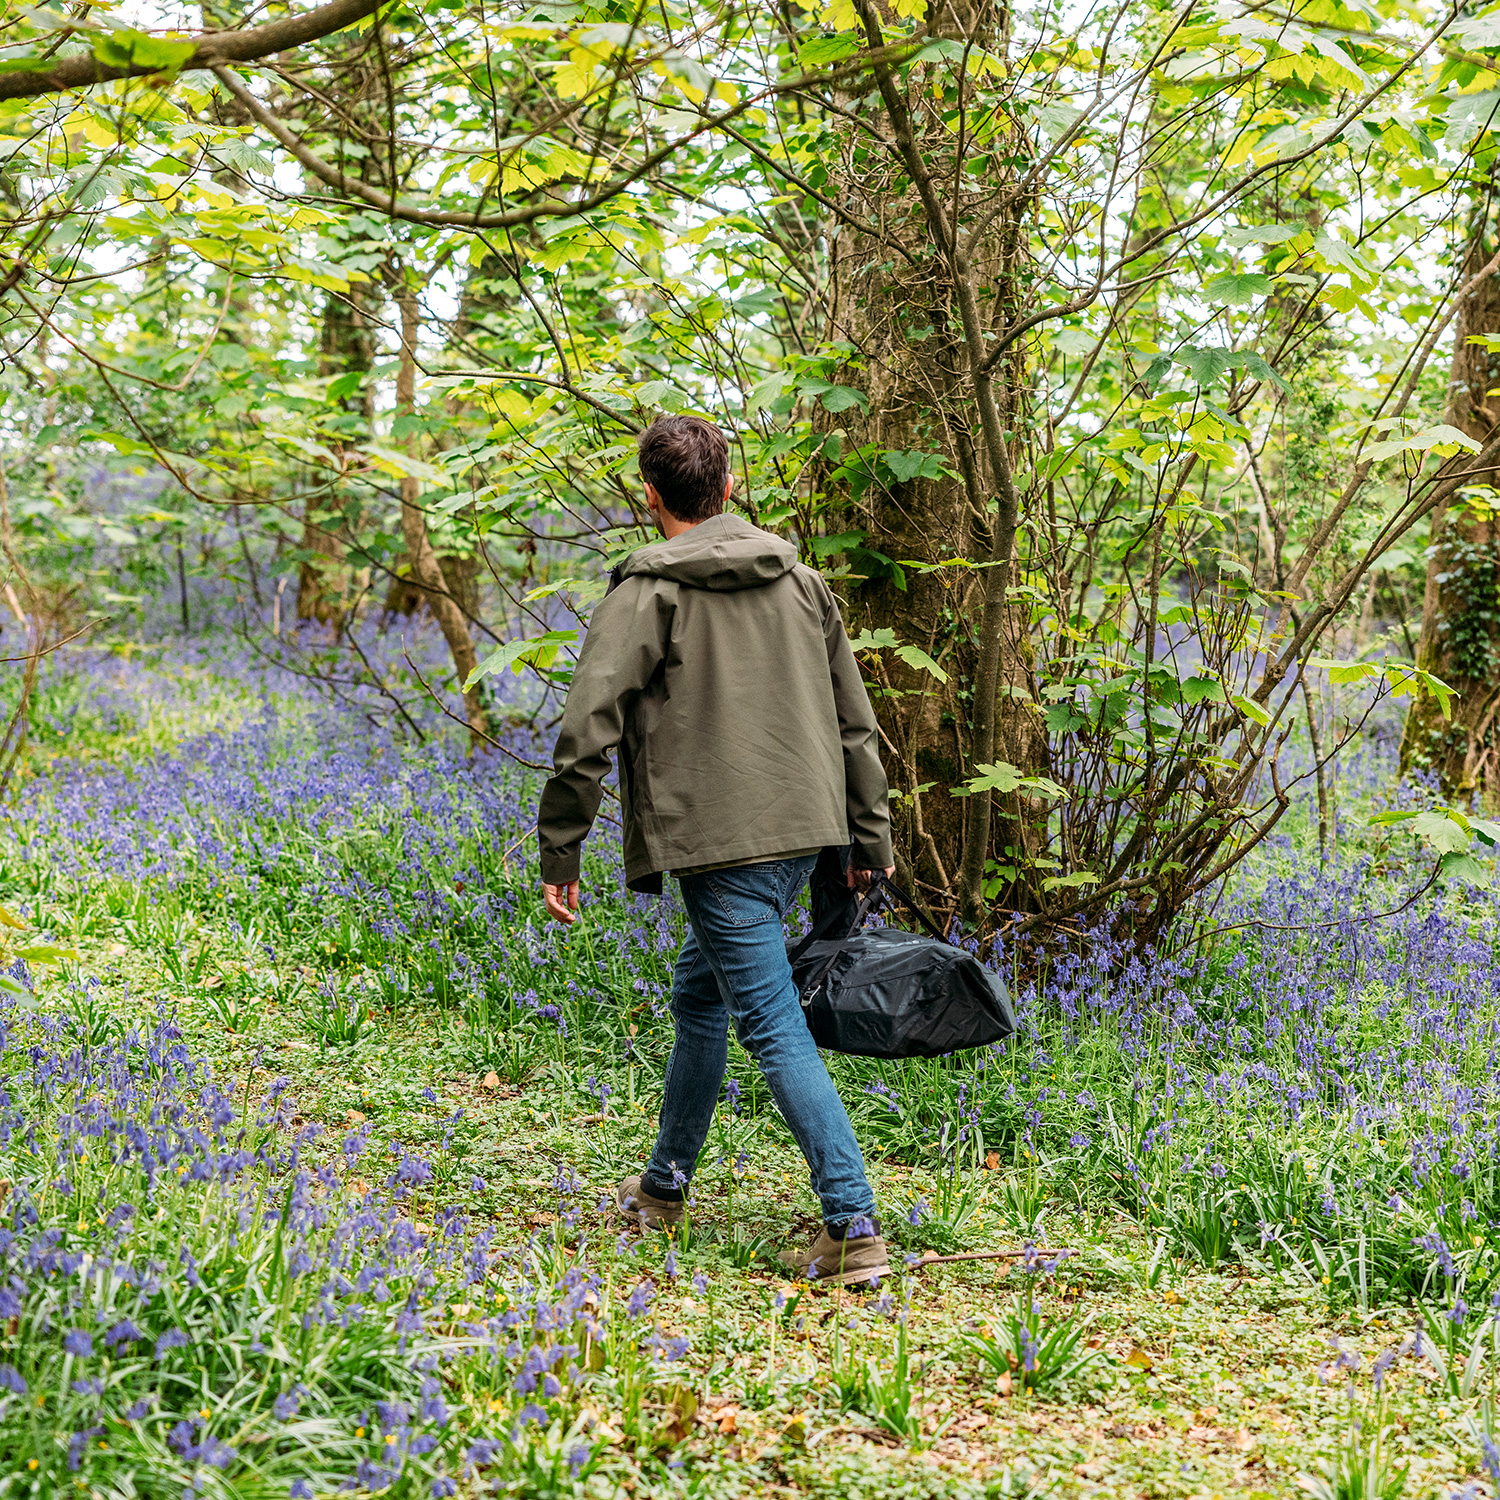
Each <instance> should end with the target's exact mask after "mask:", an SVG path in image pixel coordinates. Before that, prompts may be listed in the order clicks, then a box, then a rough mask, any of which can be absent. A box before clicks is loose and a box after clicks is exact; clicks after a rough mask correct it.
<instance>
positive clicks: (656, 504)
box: [646, 481, 661, 510]
mask: <svg viewBox="0 0 1500 1500" xmlns="http://www.w3.org/2000/svg"><path fill="white" fill-rule="evenodd" d="M646 509H647V510H660V509H661V496H660V495H658V494H657V493H656V486H655V485H654V484H652V483H650V482H649V481H647V484H646Z"/></svg>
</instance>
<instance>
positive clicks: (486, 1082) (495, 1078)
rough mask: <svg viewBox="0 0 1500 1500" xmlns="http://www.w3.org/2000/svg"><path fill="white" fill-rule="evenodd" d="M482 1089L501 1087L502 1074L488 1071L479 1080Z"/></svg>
mask: <svg viewBox="0 0 1500 1500" xmlns="http://www.w3.org/2000/svg"><path fill="white" fill-rule="evenodd" d="M479 1087H480V1088H482V1089H497V1088H499V1087H500V1075H499V1074H498V1073H486V1074H485V1075H484V1077H483V1078H482V1079H480V1081H479Z"/></svg>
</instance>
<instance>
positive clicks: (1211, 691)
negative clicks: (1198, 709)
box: [1180, 677, 1224, 703]
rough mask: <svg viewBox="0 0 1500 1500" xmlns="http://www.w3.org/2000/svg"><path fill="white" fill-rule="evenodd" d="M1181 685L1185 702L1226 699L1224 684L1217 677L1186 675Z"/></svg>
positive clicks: (1214, 701) (1221, 700) (1220, 700)
mask: <svg viewBox="0 0 1500 1500" xmlns="http://www.w3.org/2000/svg"><path fill="white" fill-rule="evenodd" d="M1180 687H1181V692H1182V701H1183V702H1184V703H1205V702H1213V703H1222V702H1223V701H1224V684H1223V683H1222V682H1220V681H1219V679H1218V678H1217V677H1184V678H1183V680H1182V682H1181V684H1180Z"/></svg>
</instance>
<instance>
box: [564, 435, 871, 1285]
mask: <svg viewBox="0 0 1500 1500" xmlns="http://www.w3.org/2000/svg"><path fill="white" fill-rule="evenodd" d="M639 452H640V471H641V478H642V479H643V480H644V481H645V487H646V503H647V505H648V506H649V508H650V510H651V514H652V517H653V519H654V520H655V522H656V525H657V528H658V530H659V531H660V532H661V534H662V536H663V538H664V540H662V541H660V542H656V543H653V544H652V545H650V546H648V547H643V548H641V549H640V550H639V551H638V552H635V553H633V554H632V555H631V556H630V557H628V558H627V559H626V560H625V561H624V562H623V563H622V564H621V565H620V566H619V568H617V569H616V570H615V574H614V576H613V578H612V579H611V588H610V592H609V593H608V595H607V596H606V597H605V598H604V600H603V601H602V602H601V603H600V604H599V605H598V607H597V608H596V609H595V610H594V614H593V618H592V619H591V621H590V622H589V631H588V638H587V640H586V641H585V642H584V647H583V651H582V652H581V654H580V656H579V660H578V666H577V669H576V670H575V672H574V674H573V683H572V687H571V688H570V689H569V692H568V700H567V705H566V708H565V710H564V713H563V718H562V727H561V730H560V732H559V734H558V737H557V749H556V752H555V754H554V758H553V764H554V768H555V769H554V774H553V776H552V778H551V780H550V781H548V783H547V785H546V788H545V789H544V791H543V792H542V801H541V809H540V812H539V815H538V819H537V834H538V841H539V843H540V845H541V854H542V881H543V888H544V892H545V896H546V904H547V910H548V911H549V912H550V913H551V915H552V916H553V917H554V918H556V920H558V921H560V922H572V921H573V920H574V919H575V916H576V913H577V910H578V874H579V846H580V845H581V844H582V842H583V839H584V837H585V836H586V835H587V833H588V831H589V829H590V827H591V826H592V824H593V821H594V817H595V815H596V813H597V812H598V809H599V801H600V797H601V795H602V783H603V780H604V777H605V776H606V774H607V773H608V771H609V757H610V754H611V752H612V751H616V750H617V751H618V755H619V762H620V778H619V779H620V800H621V803H622V806H623V808H624V828H625V878H626V883H627V885H628V886H629V887H630V889H631V890H633V891H645V892H649V893H652V894H658V893H660V891H661V888H662V873H663V872H664V871H667V872H670V873H671V874H672V875H674V876H675V877H676V878H677V880H678V881H679V883H680V885H681V889H682V900H683V905H684V906H685V907H686V908H687V914H688V922H689V924H690V927H691V931H690V932H689V934H688V938H687V941H686V942H685V943H684V944H683V946H682V951H681V953H680V954H679V955H678V958H677V964H676V968H675V970H674V972H673V978H672V1018H673V1021H674V1023H675V1025H676V1036H675V1040H674V1042H673V1046H672V1055H671V1058H670V1060H669V1061H668V1063H667V1075H666V1092H665V1097H664V1098H663V1100H662V1107H661V1121H660V1128H659V1132H658V1135H657V1139H656V1147H655V1150H654V1151H653V1152H652V1154H651V1158H650V1161H649V1162H648V1163H647V1166H646V1170H645V1172H644V1173H643V1174H642V1175H641V1176H639V1177H627V1178H626V1179H625V1181H624V1182H622V1183H621V1184H620V1186H619V1189H618V1192H617V1194H616V1199H617V1202H618V1203H619V1206H620V1208H621V1209H622V1210H623V1211H625V1212H626V1213H628V1214H629V1215H630V1216H631V1217H633V1218H635V1219H636V1220H638V1221H639V1222H640V1223H641V1224H643V1225H645V1226H648V1227H653V1228H660V1227H663V1226H665V1225H668V1224H674V1223H679V1222H681V1220H682V1218H683V1199H684V1198H685V1196H686V1189H687V1185H688V1182H689V1180H690V1178H691V1177H692V1173H693V1169H694V1167H695V1166H696V1164H697V1161H698V1155H699V1152H700V1151H701V1150H702V1149H703V1144H704V1142H705V1141H706V1140H707V1138H708V1131H709V1126H710V1125H711V1123H712V1121H713V1114H714V1108H715V1105H716V1104H717V1102H718V1098H719V1089H720V1086H721V1084H722V1083H723V1080H724V1070H725V1066H726V1063H727V1060H728V1024H729V1022H730V1021H731V1020H733V1022H734V1027H735V1033H736V1035H737V1036H738V1037H739V1039H740V1042H741V1044H742V1045H743V1046H744V1048H745V1050H746V1051H747V1052H749V1053H750V1055H751V1056H752V1057H753V1058H754V1059H755V1061H756V1063H757V1064H758V1066H759V1067H760V1069H761V1071H762V1073H764V1075H765V1077H766V1081H767V1082H768V1083H769V1085H770V1087H771V1092H772V1094H773V1096H774V1097H775V1100H776V1104H777V1107H778V1108H779V1109H780V1111H781V1114H782V1116H783V1118H784V1119H785V1120H786V1122H787V1124H788V1126H790V1128H791V1131H792V1134H793V1136H794V1137H795V1138H796V1141H797V1144H798V1145H799V1146H800V1147H801V1148H802V1154H803V1156H805V1157H806V1158H807V1163H808V1166H809V1168H810V1169H811V1172H812V1183H813V1188H814V1190H815V1191H816V1193H817V1195H818V1198H819V1200H820V1202H821V1204H822V1208H823V1229H822V1231H821V1233H820V1234H819V1235H818V1237H817V1239H816V1240H815V1242H814V1243H813V1245H812V1246H811V1247H810V1248H809V1249H807V1250H805V1251H801V1252H798V1253H795V1254H790V1255H785V1256H783V1257H782V1258H783V1260H784V1261H785V1262H786V1263H787V1264H788V1265H789V1266H791V1267H792V1268H793V1269H796V1270H800V1271H802V1272H804V1273H806V1274H810V1275H814V1276H818V1277H820V1278H822V1279H826V1280H832V1281H838V1282H853V1281H862V1280H866V1279H869V1278H872V1277H876V1276H879V1275H880V1274H881V1273H882V1272H884V1271H885V1270H887V1269H888V1266H887V1260H886V1251H885V1242H884V1241H883V1240H882V1239H881V1237H880V1230H879V1225H878V1223H877V1222H876V1220H875V1197H874V1194H873V1193H872V1191H871V1189H870V1184H869V1182H868V1180H867V1179H866V1176H865V1170H864V1161H863V1158H862V1157H861V1155H860V1150H859V1146H858V1143H857V1142H856V1141H855V1139H854V1130H853V1127H852V1126H851V1125H850V1123H849V1116H848V1114H847V1113H846V1111H845V1109H844V1106H843V1102H842V1101H841V1100H840V1099H839V1096H838V1092H837V1090H836V1089H835V1088H834V1086H833V1081H832V1079H830V1078H829V1076H828V1070H827V1069H826V1068H825V1067H824V1066H823V1060H822V1058H820V1057H819V1056H818V1050H817V1046H816V1044H815V1043H814V1041H813V1039H812V1033H811V1032H810V1031H809V1030H808V1028H807V1023H806V1022H805V1021H804V1019H803V1016H802V1007H801V1002H800V999H799V997H798V994H797V988H796V985H795V984H794V983H793V981H792V969H791V965H790V963H789V962H788V961H787V956H786V946H785V938H784V934H783V932H782V920H783V918H784V917H785V916H786V914H787V912H788V910H789V909H790V908H791V907H792V905H793V903H794V902H795V901H796V899H797V896H798V894H799V893H800V891H801V889H802V887H803V885H804V884H805V883H806V882H807V880H808V877H809V876H810V875H811V874H812V873H813V870H814V867H815V866H818V867H819V869H820V874H823V875H825V876H826V874H827V872H828V871H829V870H839V871H840V873H841V874H842V864H841V861H842V859H843V858H844V856H845V855H846V854H847V857H848V871H847V877H846V881H845V883H846V884H847V887H848V888H849V889H864V888H867V887H868V885H869V883H870V881H871V879H872V877H873V875H874V874H875V873H876V872H882V871H883V872H884V873H886V874H888V875H889V874H891V873H892V869H891V865H892V861H891V836H890V813H889V808H888V806H887V795H888V789H887V786H886V779H885V772H884V770H883V769H882V767H881V764H880V757H879V754H878V753H877V749H876V740H877V736H876V728H875V716H874V714H873V713H872V712H871V709H870V702H869V699H868V697H867V696H866V694H865V689H864V684H863V682H862V681H861V680H860V676H859V669H858V667H857V666H856V665H855V661H854V653H853V652H852V651H851V650H850V649H849V641H848V637H847V636H846V635H845V633H844V626H843V621H842V619H841V618H840V616H839V611H838V605H837V602H836V601H835V600H834V597H833V595H832V593H831V592H830V591H829V589H828V586H827V584H825V583H824V582H823V580H822V578H821V577H819V575H818V574H817V573H816V572H814V571H813V570H812V569H811V568H807V567H804V566H803V565H802V564H801V563H799V562H798V561H797V550H796V548H795V547H793V546H792V545H791V544H790V543H788V542H784V541H781V540H780V539H779V538H777V537H774V536H772V535H771V534H770V533H768V532H765V531H761V530H759V529H758V528H757V527H754V526H752V525H750V523H749V522H748V521H744V520H741V519H740V518H739V517H738V516H733V515H729V514H726V513H725V511H724V506H725V504H726V502H727V501H728V499H729V494H730V490H731V489H732V487H733V479H732V476H731V475H730V472H729V445H728V443H727V442H726V440H725V437H724V434H723V433H722V432H721V431H720V430H719V429H718V428H717V427H716V426H714V424H713V423H711V422H706V421H704V420H702V419H701V418H699V417H664V418H661V419H659V420H658V421H656V422H654V423H653V424H652V425H651V427H650V428H649V429H648V430H647V431H646V432H645V433H644V434H642V436H641V438H640V442H639ZM820 853H821V855H822V862H821V865H820V864H819V856H820ZM835 855H837V857H838V858H837V860H836V859H835ZM825 899H826V895H825Z"/></svg>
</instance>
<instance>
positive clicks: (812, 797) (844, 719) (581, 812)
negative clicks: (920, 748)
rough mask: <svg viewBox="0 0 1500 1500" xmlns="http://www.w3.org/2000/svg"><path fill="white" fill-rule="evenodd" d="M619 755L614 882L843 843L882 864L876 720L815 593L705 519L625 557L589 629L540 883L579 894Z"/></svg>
mask: <svg viewBox="0 0 1500 1500" xmlns="http://www.w3.org/2000/svg"><path fill="white" fill-rule="evenodd" d="M616 750H618V753H619V762H620V800H621V804H622V806H623V808H624V825H625V830H624V831H625V879H626V882H627V884H628V885H629V886H630V888H631V889H632V890H636V891H649V892H653V893H654V892H657V891H660V890H661V875H662V872H663V871H664V870H690V869H693V868H697V867H701V866H704V865H711V864H724V863H729V862H745V863H748V862H751V861H754V860H759V859H774V858H776V857H777V856H778V855H784V854H789V853H791V852H793V851H800V850H806V849H812V848H820V847H823V846H825V845H829V844H833V845H838V846H843V845H845V844H847V843H849V841H850V838H851V836H852V838H853V841H854V862H855V864H856V865H859V866H863V867H868V868H871V869H875V868H884V867H886V866H888V865H889V864H891V862H892V861H891V831H890V809H889V806H888V803H887V798H888V795H889V794H888V788H887V786H886V779H885V771H884V769H883V768H882V766H881V764H880V755H879V751H878V739H877V734H876V729H875V715H874V713H873V712H872V711H871V709H870V700H869V698H868V696H867V695H866V693H865V687H864V683H863V682H862V681H861V680H860V675H859V668H858V667H857V666H856V665H855V661H854V653H853V652H852V651H851V650H850V649H849V640H848V637H847V636H846V635H845V634H844V623H843V620H842V619H841V618H840V616H839V609H838V604H837V602H836V601H835V599H834V597H833V595H832V593H830V592H829V589H828V585H827V584H826V583H824V582H823V580H822V579H821V578H820V577H819V576H818V574H817V573H816V572H814V571H813V570H812V569H811V568H808V567H804V566H803V565H802V564H801V563H799V562H798V561H797V550H796V548H795V547H793V546H792V545H791V544H790V543H789V542H784V541H781V540H780V539H779V538H777V537H774V536H772V535H771V534H770V533H769V532H765V531H761V530H759V529H758V528H756V527H754V526H752V525H750V523H749V522H748V521H745V520H742V519H740V518H739V517H738V516H732V515H719V516H715V517H714V518H713V519H712V520H709V521H704V522H702V523H701V524H700V525H697V526H694V527H693V528H692V529H691V530H690V531H685V532H683V533H682V534H681V535H680V536H676V537H674V538H672V539H671V540H670V541H664V542H656V543H653V544H652V545H651V546H649V547H643V548H641V550H640V551H638V552H635V553H633V554H632V555H631V556H630V557H629V558H627V559H626V560H625V561H624V562H623V563H622V564H621V565H620V567H619V568H618V569H617V570H616V576H615V584H614V587H612V588H611V590H610V592H609V593H608V594H607V595H606V596H605V598H604V599H603V600H602V601H601V602H600V604H599V605H598V607H597V608H596V609H595V610H594V615H593V618H592V619H591V620H590V621H589V630H588V637H587V639H586V640H585V641H584V646H583V651H582V653H581V654H580V656H579V659H578V666H577V669H576V670H575V672H574V674H573V684H572V687H571V688H570V689H569V691H568V700H567V705H566V707H565V709H564V711H563V717H562V727H561V730H560V732H559V734H558V737H557V749H556V751H555V753H554V756H553V766H554V774H553V776H552V778H551V780H549V781H548V783H547V785H546V788H545V789H544V790H543V792H542V803H541V809H540V812H539V813H538V816H537V837H538V840H539V842H540V844H541V851H542V879H543V880H545V881H546V882H548V883H549V884H551V885H564V884H566V883H567V882H568V881H571V880H576V879H577V878H578V864H579V846H580V845H581V844H582V842H583V839H584V837H585V835H587V833H588V831H589V829H590V828H591V827H592V826H593V822H594V818H595V815H596V814H597V813H598V810H599V800H600V797H601V795H602V788H603V782H604V778H605V776H606V775H607V774H608V772H609V763H610V755H611V753H612V752H614V751H616Z"/></svg>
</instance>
